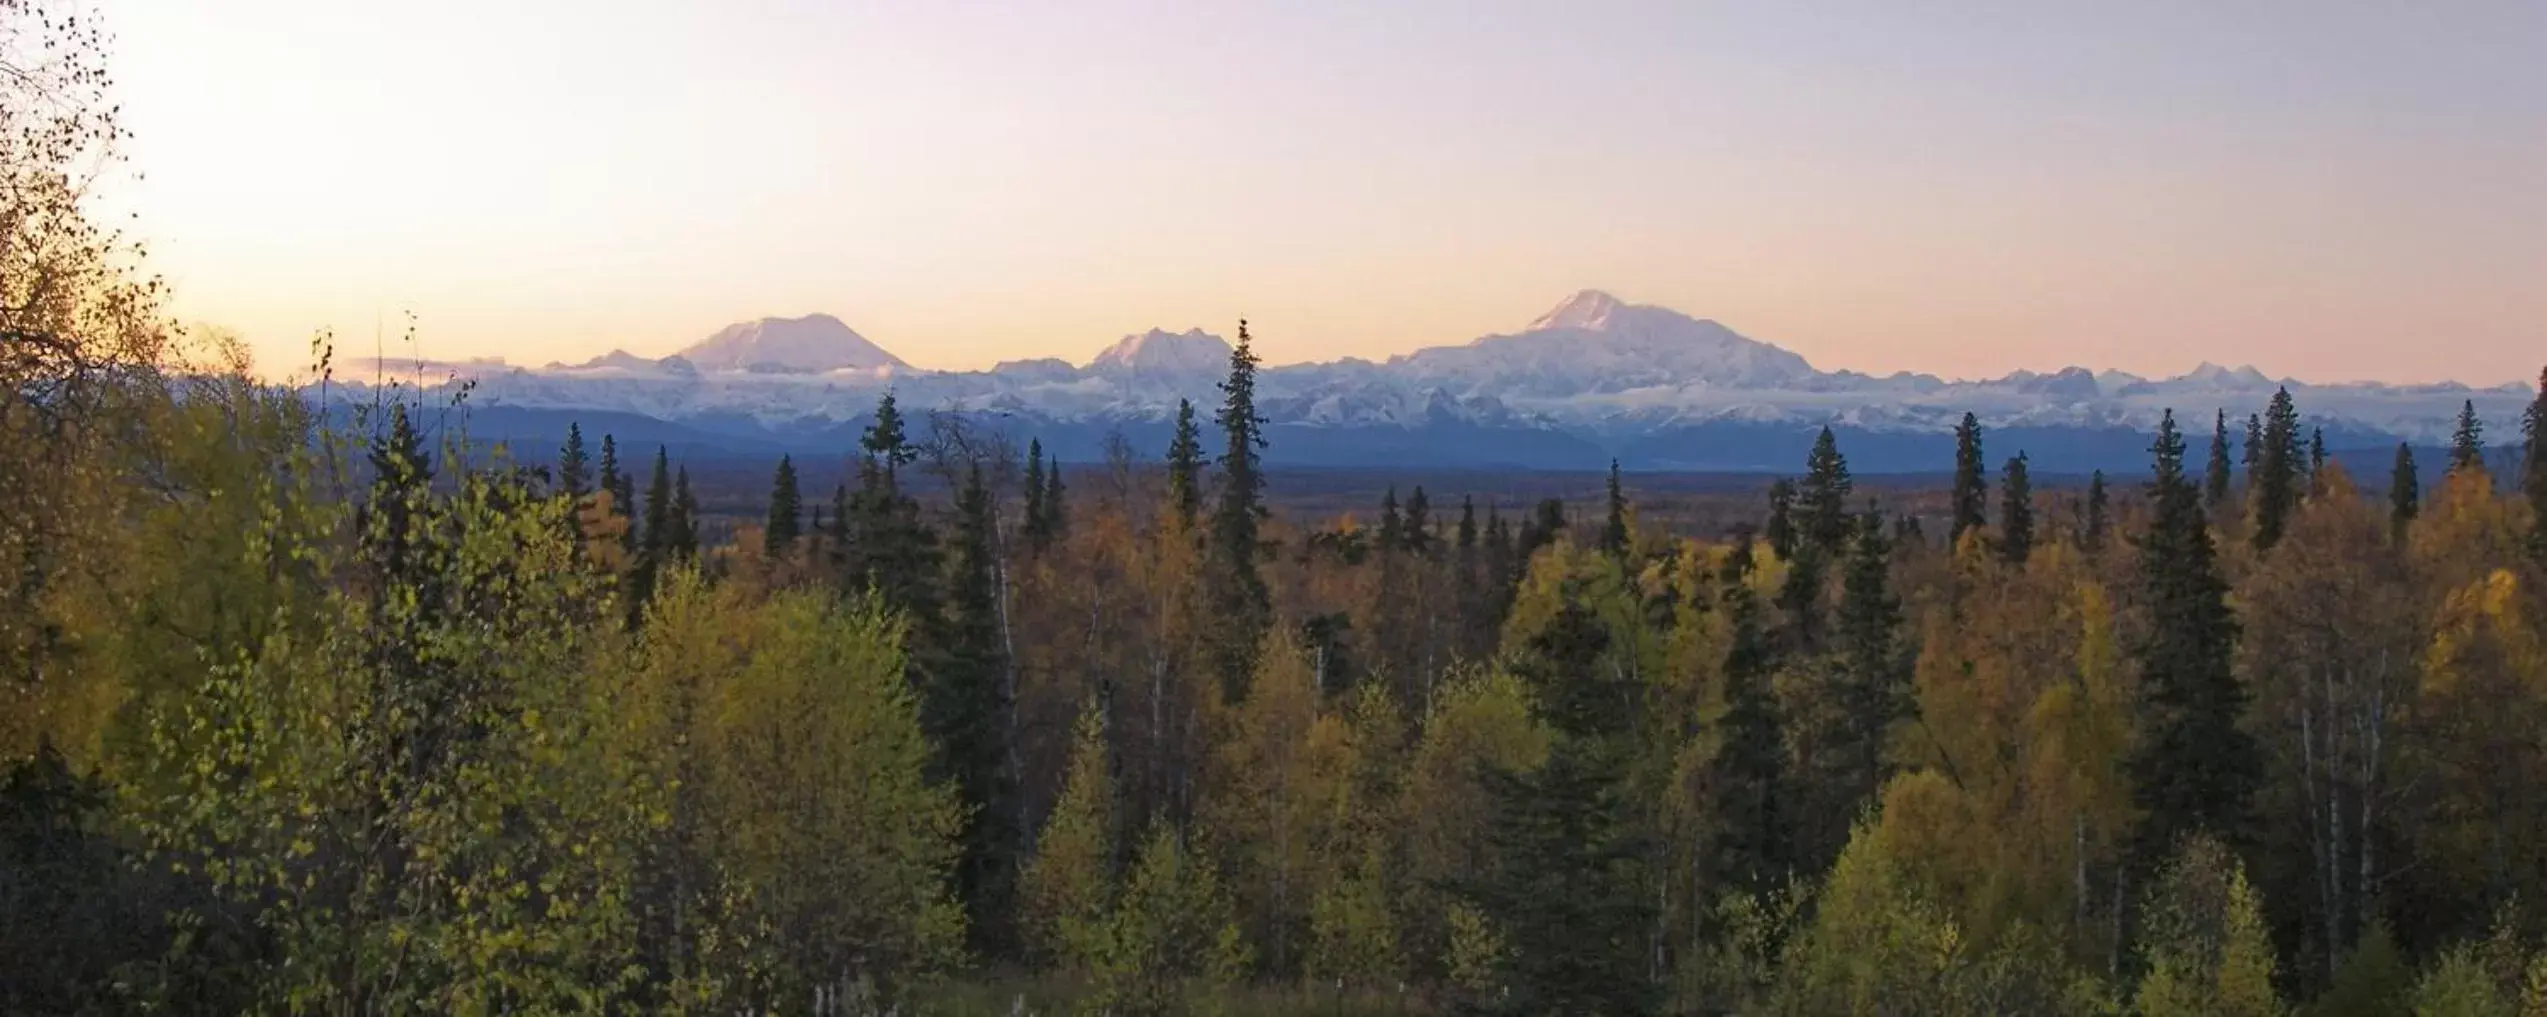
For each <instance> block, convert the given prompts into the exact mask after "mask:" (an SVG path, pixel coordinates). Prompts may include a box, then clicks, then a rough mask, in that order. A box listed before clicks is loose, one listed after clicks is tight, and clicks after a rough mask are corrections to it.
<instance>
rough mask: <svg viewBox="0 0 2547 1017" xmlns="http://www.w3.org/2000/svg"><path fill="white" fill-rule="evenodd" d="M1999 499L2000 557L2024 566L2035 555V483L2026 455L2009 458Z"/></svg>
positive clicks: (2019, 454) (2018, 454)
mask: <svg viewBox="0 0 2547 1017" xmlns="http://www.w3.org/2000/svg"><path fill="white" fill-rule="evenodd" d="M2004 477H2005V479H2004V480H2002V481H2001V482H2000V483H2001V489H2000V497H1999V557H2000V558H2001V559H2002V560H2004V561H2006V562H2007V563H2008V564H2010V565H2023V564H2025V559H2026V558H2028V557H2030V556H2032V555H2033V554H2034V484H2033V481H2032V480H2031V479H2029V477H2028V475H2027V473H2026V459H2025V453H2024V452H2021V451H2020V452H2018V453H2017V454H2016V455H2015V456H2013V457H2011V458H2009V459H2008V464H2007V469H2006V471H2005V473H2004Z"/></svg>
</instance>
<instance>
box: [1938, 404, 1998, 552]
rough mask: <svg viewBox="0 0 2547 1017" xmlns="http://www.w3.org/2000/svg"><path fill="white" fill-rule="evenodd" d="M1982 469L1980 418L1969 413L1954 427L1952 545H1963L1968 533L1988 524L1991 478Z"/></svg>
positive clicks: (1948, 536)
mask: <svg viewBox="0 0 2547 1017" xmlns="http://www.w3.org/2000/svg"><path fill="white" fill-rule="evenodd" d="M1983 469H1984V467H1983V466H1982V459H1981V418H1979V417H1975V416H1973V415H1972V414H1970V413H1966V414H1964V415H1963V422H1962V423H1960V424H1956V425H1955V428H1954V528H1953V529H1951V530H1948V531H1947V536H1946V540H1947V541H1948V542H1949V543H1958V544H1959V543H1962V542H1963V535H1964V533H1965V532H1967V531H1970V530H1976V529H1979V528H1981V527H1983V526H1987V525H1989V522H1990V520H1989V511H1990V505H1989V502H1990V478H1988V477H1987V476H1984V475H1983V473H1982V471H1983Z"/></svg>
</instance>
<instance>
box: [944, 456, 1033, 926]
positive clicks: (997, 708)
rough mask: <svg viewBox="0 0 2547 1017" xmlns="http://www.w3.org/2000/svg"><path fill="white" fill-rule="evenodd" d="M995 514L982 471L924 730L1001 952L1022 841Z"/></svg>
mask: <svg viewBox="0 0 2547 1017" xmlns="http://www.w3.org/2000/svg"><path fill="white" fill-rule="evenodd" d="M992 508H993V506H992V504H991V494H990V487H989V485H987V484H985V483H984V482H983V480H982V468H981V464H979V463H975V464H973V465H972V466H971V468H970V469H968V470H967V471H966V473H965V476H964V483H963V486H962V487H961V488H959V489H958V490H957V492H956V496H955V528H954V533H953V535H952V536H953V540H952V542H951V546H950V547H949V552H950V553H949V555H948V562H947V565H948V579H947V589H946V618H945V622H944V629H943V635H942V636H941V637H940V639H939V640H938V641H939V643H940V647H939V653H938V655H937V659H936V660H935V661H933V662H932V666H931V667H930V668H929V673H928V683H927V685H926V687H925V694H924V695H923V697H922V700H921V721H922V724H923V726H924V727H925V728H926V729H927V730H928V732H929V736H930V739H929V740H930V743H931V744H933V745H935V746H936V747H937V749H938V753H939V761H940V774H941V779H944V780H947V781H949V782H950V783H952V784H953V785H954V786H955V788H956V790H957V791H958V792H959V793H960V794H961V795H962V796H963V799H964V802H965V804H967V805H969V806H971V809H970V810H969V812H968V814H967V815H966V817H965V820H966V821H965V829H964V837H963V846H964V849H963V856H962V860H961V861H960V862H959V863H958V864H957V866H956V880H955V881H956V890H957V895H958V896H959V898H960V899H962V900H963V901H964V903H965V906H966V909H967V911H968V912H969V913H970V915H971V917H972V921H971V923H969V924H970V927H971V930H972V932H973V934H974V939H975V942H976V943H977V944H980V945H981V946H984V947H986V948H990V949H994V950H996V949H999V948H1002V947H1004V946H1005V945H1006V943H1007V942H1008V940H1009V934H1010V932H1011V930H1010V929H1009V928H1008V927H1007V921H1008V918H1009V907H1008V901H1009V897H1010V892H1011V889H1012V887H1011V874H1012V873H1014V872H1015V871H1016V868H1017V862H1018V852H1019V850H1020V843H1021V841H1022V840H1023V836H1022V833H1021V831H1020V826H1021V824H1022V817H1021V816H1019V815H1018V811H1017V808H1018V807H1017V802H1016V800H1015V799H1016V774H1015V772H1014V771H1013V770H1012V769H1011V768H1010V766H1009V758H1010V752H1009V746H1008V730H1009V728H1010V720H1011V716H1010V715H1011V713H1012V712H1013V710H1012V705H1011V701H1010V696H1009V683H1008V682H1007V681H1006V671H1007V666H1008V662H1007V660H1006V659H1005V657H1004V655H1003V653H1002V647H1003V646H1005V645H1006V644H1005V642H1004V641H1003V640H1002V639H1001V638H1000V622H999V601H998V578H997V572H998V568H999V561H998V557H997V542H998V534H997V532H996V529H995V522H994V516H993V514H992Z"/></svg>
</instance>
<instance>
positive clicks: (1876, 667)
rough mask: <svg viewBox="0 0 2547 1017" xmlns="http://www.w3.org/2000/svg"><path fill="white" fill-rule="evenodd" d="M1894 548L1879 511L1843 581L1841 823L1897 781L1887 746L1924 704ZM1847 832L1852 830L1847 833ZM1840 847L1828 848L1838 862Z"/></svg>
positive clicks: (1838, 747) (1865, 523)
mask: <svg viewBox="0 0 2547 1017" xmlns="http://www.w3.org/2000/svg"><path fill="white" fill-rule="evenodd" d="M1891 583H1892V544H1891V542H1890V541H1887V540H1885V539H1884V527H1883V517H1882V516H1881V515H1879V514H1877V513H1875V512H1873V511H1872V510H1869V511H1868V512H1867V514H1866V516H1865V517H1864V518H1863V519H1862V520H1861V521H1860V522H1859V525H1858V532H1857V541H1856V543H1855V544H1854V545H1853V546H1851V547H1850V549H1849V556H1848V564H1847V566H1846V568H1845V569H1844V570H1843V572H1842V575H1841V579H1840V607H1839V631H1838V640H1839V660H1838V661H1837V664H1838V666H1837V675H1838V682H1837V685H1838V688H1837V689H1836V690H1835V691H1836V692H1837V693H1838V695H1837V697H1836V698H1837V699H1838V704H1837V705H1838V706H1839V717H1840V724H1839V730H1838V731H1836V732H1834V734H1835V735H1836V737H1834V738H1832V739H1831V744H1830V746H1829V747H1830V749H1831V750H1832V751H1833V753H1834V754H1835V755H1837V756H1838V760H1837V763H1838V766H1839V769H1840V773H1839V776H1840V791H1841V795H1842V797H1843V798H1844V799H1845V800H1843V801H1840V802H1837V803H1834V804H1836V805H1837V806H1838V811H1839V814H1840V815H1843V816H1848V817H1854V816H1856V815H1857V814H1858V812H1859V811H1860V810H1861V809H1863V808H1864V807H1865V805H1866V804H1867V803H1868V802H1871V801H1873V800H1874V799H1875V795H1876V794H1877V793H1878V792H1879V791H1881V790H1882V788H1883V786H1884V781H1885V779H1886V778H1887V777H1888V776H1889V775H1890V774H1889V772H1888V771H1887V769H1886V767H1885V765H1884V745H1885V741H1886V739H1887V737H1888V735H1889V733H1890V732H1891V730H1892V728H1893V725H1894V724H1895V723H1896V722H1898V721H1901V720H1903V719H1905V718H1907V717H1909V716H1910V715H1911V713H1912V712H1913V711H1914V710H1915V709H1916V708H1917V705H1918V703H1917V699H1916V698H1915V697H1914V696H1913V694H1912V690H1911V687H1910V680H1909V679H1910V675H1909V669H1908V667H1907V666H1906V665H1907V663H1908V659H1907V658H1906V657H1905V656H1904V655H1903V653H1902V650H1901V641H1900V632H1901V600H1900V598H1898V597H1896V596H1894V595H1893V592H1892V585H1891ZM1840 828H1841V829H1845V826H1842V827H1840ZM1839 847H1840V845H1838V844H1836V843H1834V844H1830V845H1828V848H1829V853H1830V854H1833V855H1836V854H1837V852H1838V849H1839Z"/></svg>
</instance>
